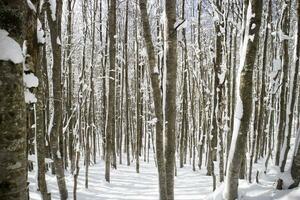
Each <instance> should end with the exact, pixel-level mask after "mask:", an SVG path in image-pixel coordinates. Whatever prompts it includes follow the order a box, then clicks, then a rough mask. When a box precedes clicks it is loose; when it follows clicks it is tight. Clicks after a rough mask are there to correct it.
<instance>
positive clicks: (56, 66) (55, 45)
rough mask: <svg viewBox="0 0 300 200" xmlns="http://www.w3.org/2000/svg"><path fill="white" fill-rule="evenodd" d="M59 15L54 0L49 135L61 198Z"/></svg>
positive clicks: (65, 194)
mask: <svg viewBox="0 0 300 200" xmlns="http://www.w3.org/2000/svg"><path fill="white" fill-rule="evenodd" d="M61 16H62V0H56V15H53V13H52V11H51V10H50V5H49V6H48V9H47V19H48V23H49V28H50V33H51V34H50V35H51V46H52V56H53V68H52V73H53V75H52V77H53V98H54V113H53V114H54V117H53V128H52V131H51V135H50V140H51V144H50V146H51V153H52V157H53V161H54V166H55V173H56V178H57V183H58V188H59V193H60V198H61V199H62V200H64V199H67V198H68V191H67V187H66V181H65V174H64V166H63V159H62V155H61V152H60V148H59V144H58V138H61V135H62V125H63V124H62V121H63V119H62V113H63V110H62V84H61V44H60V41H61V35H60V34H61Z"/></svg>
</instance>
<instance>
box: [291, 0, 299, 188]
mask: <svg viewBox="0 0 300 200" xmlns="http://www.w3.org/2000/svg"><path fill="white" fill-rule="evenodd" d="M297 24H298V27H297V41H296V42H297V43H296V57H297V58H298V59H297V60H296V63H295V65H296V70H295V72H296V73H297V72H298V73H299V67H300V66H299V65H300V61H299V59H300V0H298V1H297ZM298 88H299V86H298ZM299 94H300V93H299V89H298V98H299ZM298 108H299V105H298ZM298 126H299V125H298ZM297 137H298V138H297V139H298V140H297V139H296V141H298V147H297V146H295V152H294V158H293V163H292V169H291V175H292V177H293V179H294V181H295V182H296V183H297V184H299V182H300V145H299V140H300V127H298V133H297Z"/></svg>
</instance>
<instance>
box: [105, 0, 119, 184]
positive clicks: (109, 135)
mask: <svg viewBox="0 0 300 200" xmlns="http://www.w3.org/2000/svg"><path fill="white" fill-rule="evenodd" d="M116 9H117V8H116V0H111V2H110V7H109V17H108V21H109V26H108V28H109V95H108V114H107V130H106V153H105V180H106V181H107V182H110V163H111V156H112V154H113V152H114V151H113V149H112V148H114V146H112V140H114V139H115V138H114V137H113V136H114V135H115V134H114V132H115V78H116V77H115V60H116V47H115V44H116V38H115V35H116Z"/></svg>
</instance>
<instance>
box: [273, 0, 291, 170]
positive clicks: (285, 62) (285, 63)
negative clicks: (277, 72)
mask: <svg viewBox="0 0 300 200" xmlns="http://www.w3.org/2000/svg"><path fill="white" fill-rule="evenodd" d="M282 4H286V6H285V7H284V9H283V10H282V16H281V18H282V19H281V20H282V22H281V24H280V26H281V29H282V32H283V34H284V35H289V32H290V31H289V30H290V6H291V2H290V0H285V2H282ZM282 49H283V51H282V73H283V75H282V79H281V89H280V104H279V105H280V114H279V118H280V119H279V125H278V134H277V144H276V157H275V164H276V165H279V164H280V160H281V155H280V152H281V149H282V146H283V140H284V130H285V126H286V104H287V91H288V89H287V87H288V71H289V70H288V69H289V41H288V40H283V41H282Z"/></svg>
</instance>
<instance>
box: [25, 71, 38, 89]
mask: <svg viewBox="0 0 300 200" xmlns="http://www.w3.org/2000/svg"><path fill="white" fill-rule="evenodd" d="M23 81H24V85H25V87H27V88H32V87H38V85H39V79H38V78H37V77H36V76H35V75H34V74H33V73H29V74H24V75H23Z"/></svg>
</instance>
